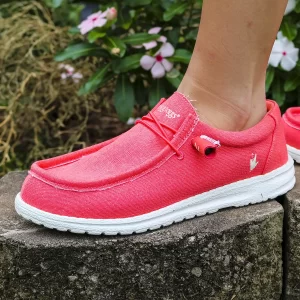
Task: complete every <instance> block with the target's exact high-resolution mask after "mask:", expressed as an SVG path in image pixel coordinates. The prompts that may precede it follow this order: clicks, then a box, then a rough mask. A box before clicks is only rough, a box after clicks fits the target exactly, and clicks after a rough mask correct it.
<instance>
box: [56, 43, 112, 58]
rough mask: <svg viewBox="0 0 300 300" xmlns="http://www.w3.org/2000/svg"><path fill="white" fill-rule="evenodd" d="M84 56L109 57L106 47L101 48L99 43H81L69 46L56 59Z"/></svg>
mask: <svg viewBox="0 0 300 300" xmlns="http://www.w3.org/2000/svg"><path fill="white" fill-rule="evenodd" d="M83 56H98V57H107V56H108V52H107V51H106V50H104V49H101V48H100V47H99V46H98V45H94V44H89V43H80V44H76V45H71V46H69V47H67V48H66V49H65V50H64V51H63V52H61V53H59V54H57V55H56V56H55V60H56V61H64V60H67V59H77V58H79V57H83Z"/></svg>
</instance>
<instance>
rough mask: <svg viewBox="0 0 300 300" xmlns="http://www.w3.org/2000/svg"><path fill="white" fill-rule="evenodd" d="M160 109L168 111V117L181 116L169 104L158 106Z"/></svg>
mask: <svg viewBox="0 0 300 300" xmlns="http://www.w3.org/2000/svg"><path fill="white" fill-rule="evenodd" d="M158 111H159V112H164V113H166V117H168V118H170V119H175V118H179V117H180V115H179V114H176V113H175V112H174V111H173V110H171V109H170V108H169V107H168V106H166V105H163V104H162V105H160V106H159V107H158Z"/></svg>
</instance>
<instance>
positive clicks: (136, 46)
mask: <svg viewBox="0 0 300 300" xmlns="http://www.w3.org/2000/svg"><path fill="white" fill-rule="evenodd" d="M132 48H135V49H141V48H143V45H135V46H132Z"/></svg>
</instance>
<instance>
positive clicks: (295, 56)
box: [287, 48, 299, 62]
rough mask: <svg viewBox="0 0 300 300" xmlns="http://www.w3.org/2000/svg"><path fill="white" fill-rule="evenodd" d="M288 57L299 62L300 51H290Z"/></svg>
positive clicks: (295, 49) (296, 49)
mask: <svg viewBox="0 0 300 300" xmlns="http://www.w3.org/2000/svg"><path fill="white" fill-rule="evenodd" d="M287 56H288V57H289V58H290V59H292V60H293V61H295V62H297V61H298V59H299V49H298V48H294V49H293V50H290V51H288V52H287Z"/></svg>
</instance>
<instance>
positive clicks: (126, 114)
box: [114, 74, 135, 122]
mask: <svg viewBox="0 0 300 300" xmlns="http://www.w3.org/2000/svg"><path fill="white" fill-rule="evenodd" d="M134 102H135V98H134V90H133V86H132V84H131V82H130V81H129V79H128V76H126V75H125V74H124V75H120V76H119V77H118V80H117V84H116V89H115V93H114V105H115V108H116V111H117V113H118V116H119V119H120V120H121V121H123V122H126V121H127V120H128V119H129V118H130V117H131V115H132V111H133V107H134Z"/></svg>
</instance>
